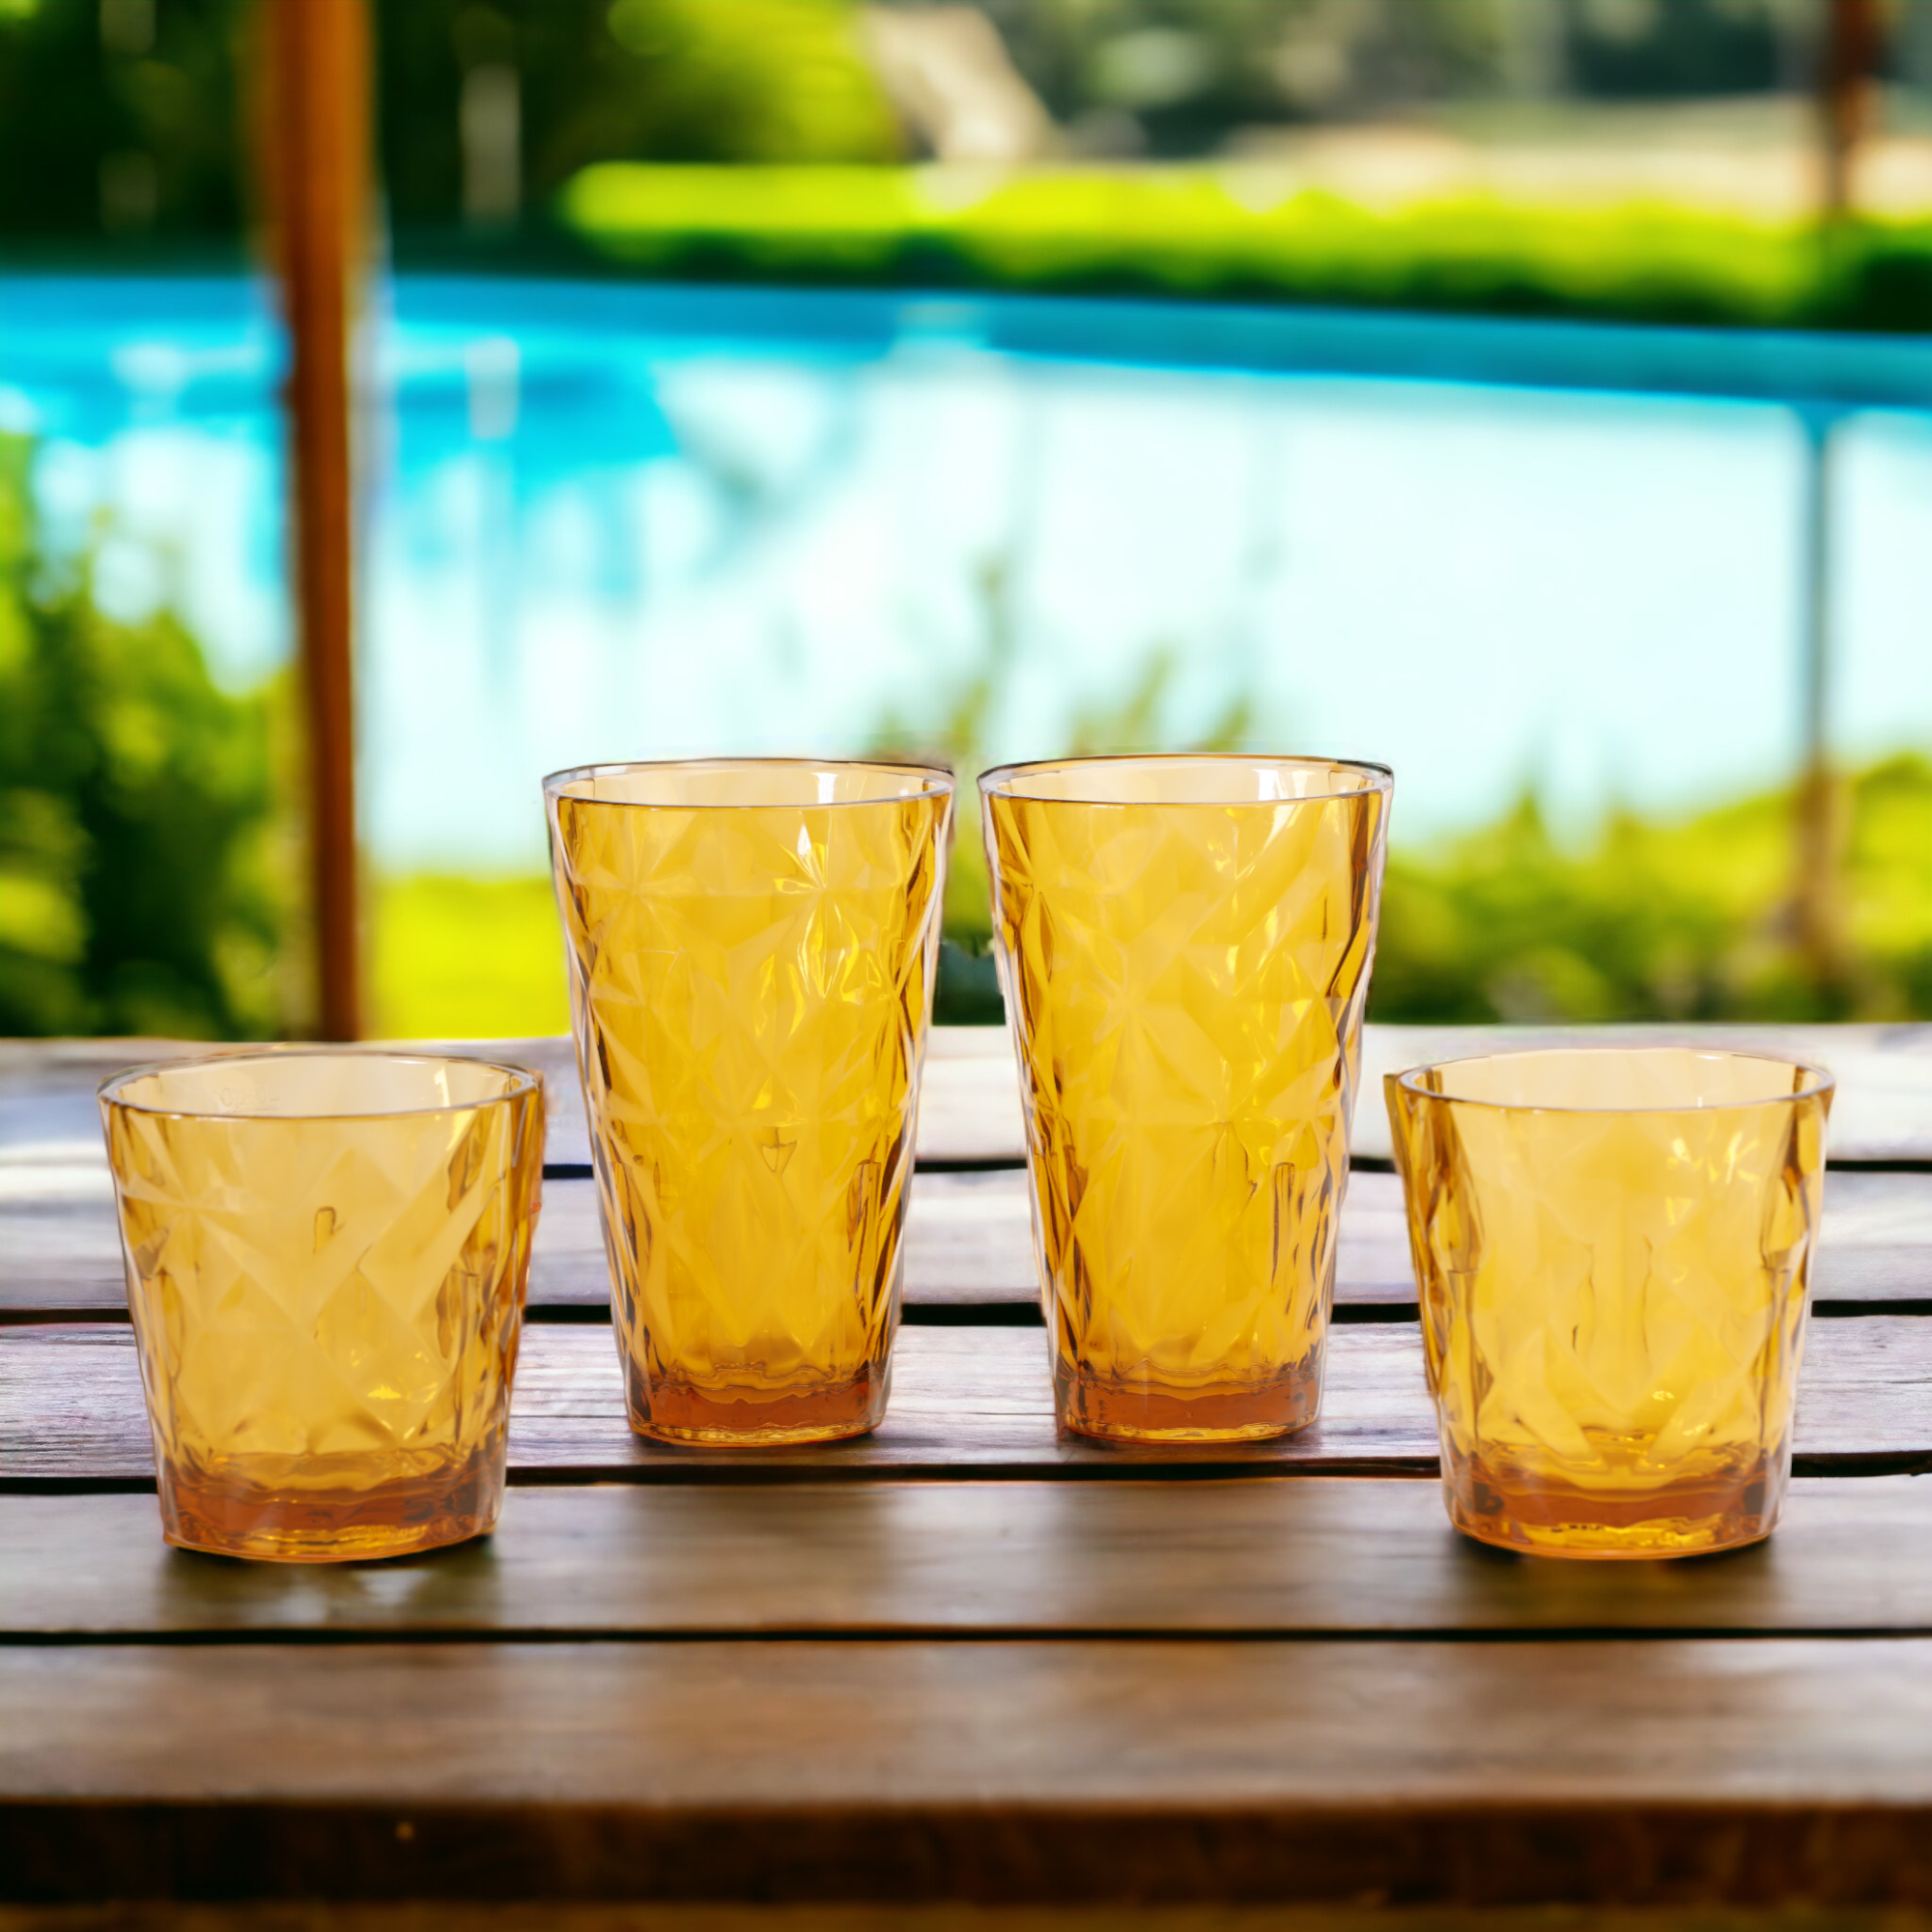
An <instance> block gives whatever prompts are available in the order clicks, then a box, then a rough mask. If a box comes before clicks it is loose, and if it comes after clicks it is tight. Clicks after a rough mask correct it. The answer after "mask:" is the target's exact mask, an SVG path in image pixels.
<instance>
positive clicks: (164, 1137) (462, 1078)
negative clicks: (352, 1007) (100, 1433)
mask: <svg viewBox="0 0 1932 1932" xmlns="http://www.w3.org/2000/svg"><path fill="white" fill-rule="evenodd" d="M100 1110H101V1117H102V1122H103V1124H104V1126H105V1128H106V1133H107V1151H108V1158H109V1161H110V1163H111V1165H112V1167H113V1171H114V1186H115V1193H116V1195H117V1197H118V1200H119V1206H120V1215H121V1232H122V1237H123V1241H124V1244H125V1248H126V1254H127V1263H128V1309H129V1312H130V1313H131V1315H132V1317H133V1322H134V1331H135V1336H136V1338H137V1341H138V1344H139V1350H140V1358H141V1376H142V1380H143V1383H144V1384H145V1386H146V1390H147V1396H148V1413H149V1419H150V1421H151V1423H152V1425H153V1429H154V1436H155V1468H156V1477H157V1479H158V1485H159V1491H160V1503H161V1522H162V1532H163V1534H164V1535H165V1536H166V1538H167V1540H168V1541H169V1542H170V1543H175V1544H180V1545H182V1546H183V1547H184V1548H192V1549H208V1550H214V1551H218V1552H220V1553H222V1554H224V1555H231V1556H264V1557H279V1558H284V1559H292V1560H297V1561H307V1562H325V1561H334V1560H338V1559H342V1558H348V1557H366V1556H394V1555H400V1554H403V1553H405V1552H407V1551H410V1550H414V1549H425V1548H432V1547H434V1546H435V1545H438V1544H443V1543H454V1542H458V1541H461V1540H462V1539H463V1538H465V1537H469V1536H475V1535H477V1534H479V1533H480V1532H482V1531H484V1530H487V1529H488V1528H489V1527H490V1526H491V1524H492V1523H494V1522H495V1521H496V1520H497V1510H498V1509H499V1508H500V1506H501V1502H502V1492H503V1466H504V1444H505V1435H506V1432H507V1429H508V1425H509V1408H510V1380H511V1377H512V1375H513V1374H514V1372H515V1369H516V1361H517V1341H518V1334H519V1327H520V1323H521V1320H522V1314H523V1304H524V1290H525V1284H526V1278H527V1275H528V1271H529V1258H530V1237H531V1235H532V1233H533V1232H534V1229H535V1226H536V1216H537V1207H538V1196H539V1191H540V1188H541V1185H542V1175H543V1095H542V1091H541V1087H540V1083H539V1081H538V1077H537V1076H536V1075H535V1074H534V1073H529V1072H526V1071H524V1070H522V1069H520V1068H516V1067H503V1066H492V1065H484V1064H482V1063H480V1062H473V1061H462V1060H440V1059H429V1058H415V1057H412V1056H403V1055H387V1054H365V1053H351V1052H298V1053H270V1054H252V1055H243V1056H233V1057H223V1058H218V1059H213V1060H204V1061H188V1062H180V1063H177V1064H175V1065H169V1066H161V1067H153V1068H145V1069H135V1070H134V1071H132V1072H130V1073H124V1074H121V1075H118V1076H116V1078H114V1079H112V1080H110V1081H108V1082H106V1083H105V1084H104V1085H103V1087H102V1088H101V1097H100Z"/></svg>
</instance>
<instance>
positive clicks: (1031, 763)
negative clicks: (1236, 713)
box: [980, 752, 1395, 811]
mask: <svg viewBox="0 0 1932 1932" xmlns="http://www.w3.org/2000/svg"><path fill="white" fill-rule="evenodd" d="M1077 765H1096V766H1097V765H1109V766H1120V765H1268V766H1274V767H1281V766H1290V767H1293V768H1301V769H1305V768H1307V767H1309V766H1314V765H1321V766H1325V767H1327V768H1328V769H1330V770H1332V771H1342V772H1355V773H1357V774H1359V775H1360V776H1361V777H1363V778H1365V779H1367V780H1368V781H1369V782H1368V783H1367V784H1366V785H1358V786H1355V787H1352V788H1350V789H1349V790H1334V791H1312V792H1309V793H1308V794H1307V795H1306V796H1305V797H1302V798H1243V799H1206V798H1163V799H1159V800H1153V801H1149V800H1127V799H1118V798H1042V799H1034V798H1029V799H1028V800H1027V803H1028V804H1030V805H1082V806H1092V807H1095V808H1120V809H1124V808H1125V807H1126V806H1127V805H1129V804H1148V803H1155V804H1158V805H1160V806H1161V807H1162V808H1163V809H1166V808H1167V807H1170V806H1180V807H1183V808H1187V807H1199V808H1202V809H1204V810H1214V811H1227V810H1231V809H1233V808H1234V807H1236V806H1249V805H1265V806H1277V805H1321V804H1324V803H1326V802H1327V801H1329V800H1331V799H1338V798H1362V797H1364V796H1366V795H1367V794H1368V793H1369V792H1372V791H1374V792H1381V793H1383V794H1387V793H1389V792H1391V791H1393V790H1394V788H1395V769H1394V767H1393V766H1391V765H1383V764H1378V763H1377V762H1376V761H1375V760H1374V759H1372V758H1325V757H1322V756H1321V755H1320V754H1319V753H1313V752H1080V753H1074V754H1072V755H1071V756H1068V757H1065V758H1020V759H1016V760H1014V761H1013V762H1012V763H1010V764H1005V765H991V766H989V767H988V768H987V769H986V770H985V771H983V772H981V773H980V796H981V797H982V798H991V797H993V796H994V794H995V793H996V792H997V793H998V795H999V796H1000V797H1002V798H1013V797H1016V796H1018V795H1019V794H1016V793H1014V792H1010V791H1008V790H1006V789H1004V787H1005V786H1006V785H1008V784H1009V783H1010V781H1012V780H1014V779H1016V778H1020V777H1022V776H1024V775H1025V774H1027V773H1029V772H1060V771H1065V770H1066V769H1067V767H1069V766H1077Z"/></svg>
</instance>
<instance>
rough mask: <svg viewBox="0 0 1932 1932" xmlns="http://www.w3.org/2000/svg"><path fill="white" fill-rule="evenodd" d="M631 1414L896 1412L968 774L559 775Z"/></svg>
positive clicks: (562, 873) (757, 764)
mask: <svg viewBox="0 0 1932 1932" xmlns="http://www.w3.org/2000/svg"><path fill="white" fill-rule="evenodd" d="M544 790H545V795H546V798H547V801H548V804H549V810H550V821H551V851H552V857H553V860H554V867H555V874H556V892H557V902H558V906H559V909H560V910H561V913H562V916H563V924H564V931H565V934H566V936H567V939H568V942H569V946H568V950H569V954H570V965H571V976H570V978H571V1009H572V1019H573V1024H574V1027H575V1031H576V1035H577V1050H578V1063H579V1066H580V1068H581V1070H582V1076H583V1093H584V1100H585V1104H586V1106H587V1109H588V1112H589V1116H590V1132H591V1146H592V1153H593V1158H594V1161H595V1165H596V1174H597V1188H598V1199H599V1206H600V1208H601V1209H602V1213H603V1220H604V1242H605V1248H606V1251H607V1254H608V1256H609V1259H610V1264H611V1308H612V1315H613V1318H614V1321H615V1326H616V1331H617V1348H618V1354H619V1357H620V1359H621V1361H622V1364H623V1369H624V1378H625V1385H626V1390H627V1397H628V1406H629V1409H630V1416H631V1424H632V1427H633V1428H635V1429H637V1430H638V1431H639V1433H641V1434H643V1435H651V1436H656V1437H659V1438H661V1439H663V1440H667V1441H674V1442H702V1443H709V1444H715V1445H724V1446H731V1445H746V1446H754V1445H760V1444H769V1443H782V1442H811V1441H821V1440H825V1439H827V1438H829V1437H833V1436H840V1435H860V1434H863V1433H864V1432H865V1431H866V1430H868V1429H871V1428H873V1427H874V1426H875V1425H876V1424H877V1422H878V1420H879V1418H880V1416H882V1415H883V1414H884V1413H885V1406H886V1397H887V1388H888V1381H889V1376H890V1368H891V1352H892V1344H893V1336H894V1333H895V1330H896V1328H897V1325H898V1312H899V1282H900V1271H901V1262H902V1252H901V1241H900V1236H901V1230H902V1227H903V1223H904V1219H905V1208H906V1190H907V1187H908V1184H909V1183H910V1181H911V1179H912V1164H913V1125H914V1118H915V1114H916V1111H917V1108H918V1102H919V1081H920V1071H921V1067H922V1065H923V1060H924V1054H925V1039H926V1032H927V1029H928V1026H929V1023H930V1019H931V1013H932V983H933V974H934V970H935V967H936V965H937V961H938V951H939V920H940V909H941V899H942V896H943V886H944V879H945V863H946V849H947V831H948V827H949V825H950V823H951V816H952V779H951V778H950V777H949V776H948V775H947V774H946V773H944V772H942V771H934V770H930V769H927V768H925V767H923V766H916V765H883V764H879V765H874V764H853V763H841V764H824V763H819V764H813V763H809V762H805V761H801V760H787V759H736V760H713V761H705V762H696V763H684V764H641V765H604V766H590V767H586V768H584V769H583V770H581V771H573V772H560V773H558V774H557V775H556V776H554V777H553V778H551V779H548V780H546V781H545V785H544Z"/></svg>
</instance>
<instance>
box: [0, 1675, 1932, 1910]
mask: <svg viewBox="0 0 1932 1932" xmlns="http://www.w3.org/2000/svg"><path fill="white" fill-rule="evenodd" d="M1928 1731H1932V1642H1928V1641H1927V1640H1924V1639H1908V1640H1893V1639H1873V1640H1869V1641H1863V1642H1858V1643H1845V1642H1838V1641H1832V1640H1815V1639H1814V1640H1788V1639H1769V1640H1766V1639H1756V1640H1748V1641H1742V1642H1740V1641H1734V1640H1717V1641H1713V1640H1702V1641H1695V1642H1690V1641H1649V1642H1629V1641H1608V1642H1599V1643H1588V1644H1578V1643H1572V1642H1557V1643H1548V1642H1542V1643H1538V1642H1528V1643H1507V1644H1492V1643H1466V1642H1450V1643H1439V1642H1435V1643H1433V1642H1426V1641H1424V1642H1414V1641H1406V1642H1393V1643H1391V1642H1387V1641H1359V1640H1351V1641H1339V1642H1308V1641H1294V1640H1285V1641H1277V1642H1270V1643H1253V1642H1227V1641H1211V1640H1210V1641H1188V1642H1173V1641H1146V1642H1132V1643H1122V1642H1119V1641H1111V1642H1107V1641H1101V1642H1094V1641H1059V1642H1038V1641H1032V1642H1028V1641H1009V1642H998V1643H971V1644H969V1643H958V1642H919V1641H902V1642H886V1643H879V1642H867V1641H841V1642H833V1643H823V1642H799V1643H770V1642H751V1643H747V1642H742V1641H727V1642H722V1643H721V1642H715V1641H692V1642H680V1643H614V1644H613V1643H598V1644H588V1645H584V1644H572V1643H557V1644H541V1645H515V1644H490V1643H481V1644H464V1645H458V1646H441V1645H406V1646H394V1645H383V1644H369V1645H323V1646H313V1645H311V1646H307V1647H304V1648H301V1649H299V1650H291V1649H289V1648H287V1647H284V1646H278V1645H255V1646H241V1647H236V1646H215V1647H202V1646H187V1647H179V1646H155V1645H128V1646H117V1645H107V1646H86V1647H66V1648H62V1647H56V1648H51V1649H49V1648H44V1647H43V1648H27V1649H7V1650H4V1651H0V1801H16V1802H0V1871H4V1872H5V1874H6V1881H5V1882H6V1889H8V1890H9V1891H10V1892H12V1893H13V1894H14V1897H15V1898H16V1899H18V1898H27V1899H34V1898H49V1899H51V1898H63V1897H81V1898H88V1897H102V1896H106V1897H130V1896H131V1897H143V1896H150V1897H152V1896H155V1895H156V1894H163V1895H176V1896H182V1895H185V1896H189V1897H194V1896H202V1897H208V1896H213V1897H223V1898H234V1897H237V1896H241V1897H249V1896H263V1895H269V1896H277V1895H278V1896H296V1897H310V1898H315V1897H328V1896H331V1895H345V1894H346V1895H349V1896H360V1897H370V1896H383V1895H385V1894H386V1895H391V1896H393V1895H397V1894H401V1895H405V1896H411V1895H412V1896H417V1897H422V1896H433V1897H438V1896H440V1897H460V1896H469V1895H477V1896H485V1897H496V1898H506V1897H520V1898H526V1899H527V1898H537V1897H545V1896H568V1897H578V1898H597V1897H624V1898H638V1897H651V1896H658V1897H667V1896H668V1897H673V1898H684V1899H695V1898H703V1897H732V1898H759V1899H768V1900H769V1899H783V1898H810V1897H818V1898H836V1899H847V1898H882V1897H884V1898H890V1897H916V1898H964V1899H980V1900H998V1899H1002V1898H1021V1899H1033V1900H1042V1899H1068V1900H1071V1899H1080V1900H1085V1901H1089V1902H1094V1901H1102V1900H1108V1899H1115V1898H1126V1899H1138V1900H1147V1899H1162V1898H1164V1899H1170V1900H1173V1899H1182V1898H1189V1897H1205V1898H1246V1899H1265V1898H1269V1897H1283V1898H1293V1899H1299V1900H1302V1901H1316V1900H1321V1899H1325V1898H1342V1899H1360V1898H1362V1897H1364V1896H1369V1897H1391V1896H1393V1897H1400V1898H1404V1899H1406V1900H1408V1901H1410V1902H1427V1901H1432V1900H1444V1901H1456V1902H1463V1903H1509V1902H1516V1901H1539V1902H1542V1901H1551V1900H1558V1901H1560V1900H1565V1899H1597V1900H1602V1899H1605V1898H1607V1899H1613V1900H1620V1901H1629V1902H1647V1901H1652V1900H1657V1901H1662V1902H1672V1903H1679V1904H1684V1903H1695V1902H1702V1901H1707V1900H1709V1901H1733V1902H1740V1901H1742V1902H1770V1901H1776V1900H1778V1899H1786V1898H1802V1899H1808V1900H1811V1901H1813V1902H1823V1903H1830V1902H1874V1901H1898V1902H1918V1903H1924V1902H1926V1901H1927V1900H1928V1899H1932V1752H1928V1751H1927V1749H1926V1747H1925V1739H1926V1737H1927V1735H1928ZM803 1766H809V1767H810V1776H809V1777H808V1778H804V1779H802V1778H801V1776H800V1772H801V1767H803Z"/></svg>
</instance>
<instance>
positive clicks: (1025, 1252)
mask: <svg viewBox="0 0 1932 1932" xmlns="http://www.w3.org/2000/svg"><path fill="white" fill-rule="evenodd" d="M10 1189H11V1191H12V1198H10ZM1813 1280H1814V1292H1815V1294H1816V1297H1817V1299H1818V1300H1819V1301H1820V1302H1823V1303H1836V1302H1860V1303H1862V1302H1878V1303H1885V1302H1892V1301H1918V1302H1924V1301H1932V1175H1920V1174H1842V1173H1841V1174H1834V1175H1833V1176H1832V1177H1831V1179H1829V1181H1828V1182H1827V1185H1826V1189H1825V1219H1824V1224H1823V1227H1822V1229H1821V1230H1820V1236H1819V1250H1818V1262H1817V1266H1816V1270H1815V1273H1814V1277H1813ZM1037 1283H1038V1276H1037V1270H1036V1268H1035V1264H1034V1258H1033V1228H1032V1220H1031V1209H1030V1208H1029V1206H1028V1202H1027V1182H1026V1176H1025V1174H1024V1173H1022V1172H1019V1171H1017V1170H1011V1169H1009V1170H1005V1171H1002V1172H999V1173H991V1174H934V1173H923V1174H921V1175H919V1176H918V1177H917V1178H916V1179H914V1182H913V1191H912V1205H911V1208H910V1210H909V1214H908V1219H907V1232H906V1286H905V1293H906V1300H907V1302H908V1304H910V1305H912V1306H914V1307H930V1306H954V1307H957V1306H968V1305H987V1304H1001V1303H1005V1304H1021V1303H1025V1304H1032V1303H1034V1302H1037V1300H1038V1297H1039V1290H1038V1286H1037ZM1335 1297H1336V1300H1337V1301H1338V1302H1340V1303H1342V1304H1344V1305H1370V1304H1375V1305H1379V1306H1383V1307H1387V1308H1390V1309H1395V1308H1402V1307H1413V1305H1414V1302H1415V1284H1414V1277H1413V1276H1412V1274H1411V1272H1410V1269H1409V1260H1408V1237H1407V1233H1406V1228H1405V1225H1404V1220H1403V1211H1402V1187H1401V1183H1400V1182H1399V1181H1398V1180H1397V1179H1396V1178H1395V1177H1394V1176H1393V1175H1388V1174H1371V1173H1357V1174H1356V1175H1355V1176H1354V1177H1353V1178H1352V1179H1351V1180H1350V1184H1349V1196H1348V1201H1347V1204H1346V1206H1345V1207H1344V1208H1343V1212H1342V1241H1341V1253H1340V1257H1339V1259H1338V1263H1337V1268H1336V1283H1335ZM126 1301H127V1295H126V1290H125V1289H124V1287H123V1284H122V1275H121V1250H120V1243H119V1240H118V1237H117V1236H116V1235H115V1231H114V1213H113V1197H112V1193H111V1190H110V1188H109V1185H108V1181H107V1177H106V1174H105V1172H104V1170H102V1169H100V1168H99V1167H86V1166H76V1165H67V1164H58V1163H43V1164H40V1165H38V1166H35V1167H31V1168H30V1167H28V1166H26V1165H25V1164H18V1165H15V1166H14V1167H13V1168H11V1169H9V1168H4V1167H0V1321H4V1320H7V1319H9V1318H10V1317H11V1318H12V1319H14V1320H20V1319H23V1318H28V1317H32V1318H36V1319H53V1320H58V1319H60V1318H61V1317H63V1316H68V1315H82V1316H85V1315H92V1314H102V1313H104V1314H119V1313H121V1312H122V1311H124V1310H125V1307H126ZM608 1301H609V1290H608V1286H607V1272H606V1267H605V1262H604V1249H603V1242H602V1239H601V1237H600V1236H599V1234H598V1228H597V1202H596V1190H595V1188H594V1186H593V1184H592V1183H591V1182H590V1181H588V1180H550V1181H546V1182H545V1183H544V1209H543V1219H542V1220H541V1222H540V1223H539V1224H538V1231H537V1245H536V1254H535V1258H534V1261H533V1264H532V1266H531V1271H530V1305H531V1307H532V1308H535V1309H539V1310H542V1309H548V1308H565V1309H582V1308H601V1307H604V1306H606V1305H607V1304H608Z"/></svg>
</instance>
